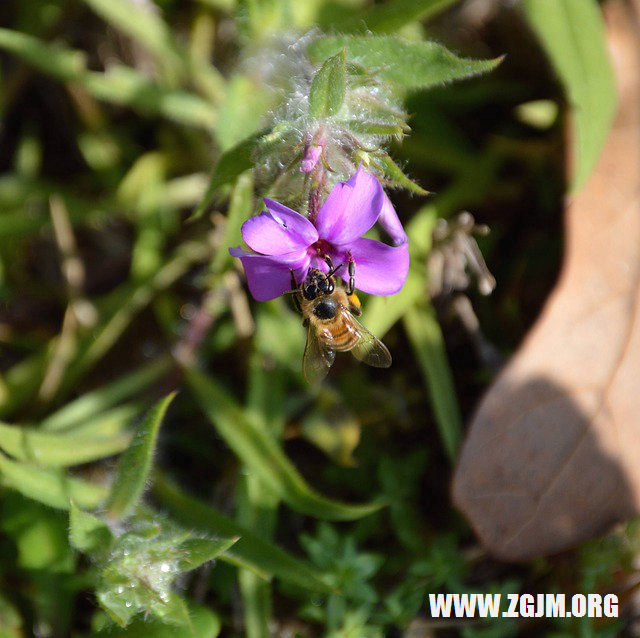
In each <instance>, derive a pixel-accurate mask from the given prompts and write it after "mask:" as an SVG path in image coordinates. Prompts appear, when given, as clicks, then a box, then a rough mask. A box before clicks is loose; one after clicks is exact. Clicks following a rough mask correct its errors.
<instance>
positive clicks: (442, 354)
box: [404, 300, 462, 461]
mask: <svg viewBox="0 0 640 638" xmlns="http://www.w3.org/2000/svg"><path fill="white" fill-rule="evenodd" d="M404 326H405V329H406V331H407V335H408V336H409V341H410V342H411V345H412V347H413V350H414V352H415V355H416V358H417V360H418V364H419V365H420V368H421V370H422V374H423V376H424V381H425V384H426V386H427V390H428V391H429V397H430V399H431V405H432V406H433V412H434V415H435V418H436V423H437V424H438V429H439V430H440V438H441V439H442V445H443V446H444V449H445V451H446V452H447V455H448V456H449V459H450V460H451V461H453V460H454V459H455V458H456V455H457V452H458V448H459V447H460V441H461V439H462V419H461V417H460V411H459V408H458V401H457V398H456V394H455V388H454V386H453V378H452V376H451V369H450V368H449V362H448V360H447V353H446V351H445V347H444V339H443V337H442V332H441V330H440V325H439V324H438V320H437V319H436V316H435V312H434V310H433V308H432V307H431V305H430V304H429V305H428V304H427V302H426V300H425V301H423V302H422V303H421V304H420V305H419V306H416V307H413V308H409V309H408V310H407V312H406V314H405V316H404Z"/></svg>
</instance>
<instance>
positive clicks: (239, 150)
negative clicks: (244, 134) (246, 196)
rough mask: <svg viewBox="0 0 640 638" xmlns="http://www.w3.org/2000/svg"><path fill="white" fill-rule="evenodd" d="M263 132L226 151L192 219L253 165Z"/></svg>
mask: <svg viewBox="0 0 640 638" xmlns="http://www.w3.org/2000/svg"><path fill="white" fill-rule="evenodd" d="M262 135H263V133H257V134H255V135H252V136H251V137H249V138H247V139H245V140H243V141H242V142H239V143H238V144H236V145H235V146H233V147H232V148H230V149H229V150H228V151H225V152H224V153H223V154H222V155H221V156H220V158H219V159H218V163H217V164H216V166H215V168H214V169H213V172H212V173H211V178H210V180H209V187H208V188H207V192H206V193H205V195H204V197H203V198H202V201H201V202H200V204H198V206H197V208H196V209H195V210H194V211H193V214H192V215H191V217H190V219H192V220H193V219H198V218H199V217H202V215H204V214H205V213H206V211H207V209H208V208H209V206H210V205H211V202H212V201H213V198H214V197H215V195H216V193H217V192H218V191H219V190H220V188H222V187H223V186H226V185H227V184H232V183H233V182H235V181H236V179H237V178H238V177H239V176H240V175H241V174H242V173H244V172H245V171H247V170H249V169H250V168H251V167H252V166H253V162H252V161H251V153H252V151H253V149H254V148H255V145H256V142H257V141H258V140H259V139H260V138H261V137H262Z"/></svg>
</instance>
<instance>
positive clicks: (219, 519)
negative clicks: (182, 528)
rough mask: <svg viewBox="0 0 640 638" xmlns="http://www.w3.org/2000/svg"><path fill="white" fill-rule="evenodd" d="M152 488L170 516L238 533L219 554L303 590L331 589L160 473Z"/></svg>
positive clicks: (217, 531)
mask: <svg viewBox="0 0 640 638" xmlns="http://www.w3.org/2000/svg"><path fill="white" fill-rule="evenodd" d="M153 491H154V494H155V496H156V498H158V499H159V500H160V501H161V502H162V504H163V506H164V507H165V508H167V510H168V512H169V513H170V514H171V516H172V517H173V518H174V519H175V520H177V521H178V522H180V523H181V524H182V525H186V526H189V527H192V528H193V529H196V530H201V531H203V532H206V533H209V534H213V535H215V536H221V537H239V540H238V542H237V543H236V544H235V545H233V546H232V547H230V548H229V549H228V550H227V551H226V552H225V553H224V554H223V555H222V556H221V557H220V558H221V559H223V560H227V561H229V562H231V563H233V564H235V565H239V566H242V567H245V568H247V569H251V570H252V571H254V572H256V573H258V574H260V575H262V576H263V577H264V578H268V577H270V576H276V577H278V578H281V579H283V580H285V581H288V582H290V583H293V584H294V585H296V586H298V587H302V588H304V589H305V590H312V591H318V592H330V591H333V590H332V588H331V587H329V585H327V584H326V583H325V582H323V581H322V580H321V579H320V578H318V576H317V575H316V573H317V570H315V569H314V568H313V567H311V565H309V564H307V563H305V562H304V561H302V560H300V559H297V558H294V557H293V556H291V555H290V554H288V553H287V552H285V551H283V550H282V549H280V548H279V547H278V546H277V545H274V544H273V543H271V542H269V541H267V540H265V539H264V538H262V537H260V536H259V535H257V534H255V533H254V532H252V531H251V530H249V529H246V528H245V527H243V526H241V525H238V523H236V522H235V521H234V520H232V519H230V518H228V517H227V516H225V515H224V514H221V513H220V512H218V511H217V510H215V509H214V508H212V507H210V506H209V505H206V504H205V503H202V502H201V501H198V500H197V499H195V498H193V497H191V496H187V495H186V494H184V493H183V492H181V491H180V490H179V489H178V488H177V487H176V486H175V485H173V484H172V483H170V482H169V481H168V480H167V479H166V478H164V477H163V476H162V475H160V474H157V473H156V475H155V477H154V482H153Z"/></svg>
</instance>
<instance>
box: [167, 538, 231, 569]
mask: <svg viewBox="0 0 640 638" xmlns="http://www.w3.org/2000/svg"><path fill="white" fill-rule="evenodd" d="M239 538H240V537H239V536H235V537H234V538H188V539H187V540H186V541H183V542H182V543H180V545H179V546H178V553H179V554H182V555H183V558H182V559H181V560H180V561H179V562H178V569H179V570H180V571H181V572H186V571H189V570H191V569H196V568H197V567H200V565H203V564H204V563H208V562H209V561H210V560H213V559H214V558H218V556H220V554H222V553H223V552H226V551H227V550H228V549H229V548H230V547H231V546H233V545H235V543H237V542H238V540H239Z"/></svg>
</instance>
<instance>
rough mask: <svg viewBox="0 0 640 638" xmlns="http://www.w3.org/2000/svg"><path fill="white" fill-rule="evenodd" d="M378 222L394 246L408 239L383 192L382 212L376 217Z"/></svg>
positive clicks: (396, 214)
mask: <svg viewBox="0 0 640 638" xmlns="http://www.w3.org/2000/svg"><path fill="white" fill-rule="evenodd" d="M378 223H379V224H380V226H382V228H383V230H384V231H385V233H387V235H389V237H390V238H391V243H392V244H393V245H394V246H401V245H402V244H406V243H407V242H408V241H409V238H408V237H407V233H405V232H404V228H403V227H402V224H401V223H400V220H399V219H398V213H396V209H395V208H394V207H393V204H392V203H391V200H390V199H389V198H388V197H387V194H386V193H385V194H384V202H383V204H382V212H381V213H380V217H378Z"/></svg>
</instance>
